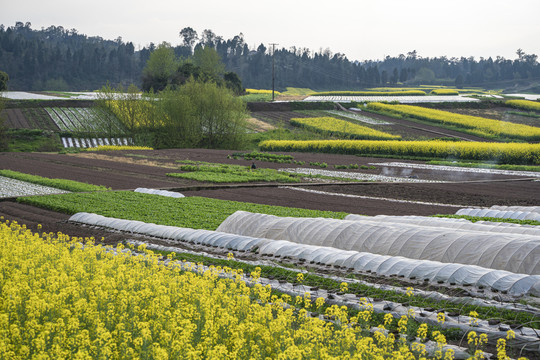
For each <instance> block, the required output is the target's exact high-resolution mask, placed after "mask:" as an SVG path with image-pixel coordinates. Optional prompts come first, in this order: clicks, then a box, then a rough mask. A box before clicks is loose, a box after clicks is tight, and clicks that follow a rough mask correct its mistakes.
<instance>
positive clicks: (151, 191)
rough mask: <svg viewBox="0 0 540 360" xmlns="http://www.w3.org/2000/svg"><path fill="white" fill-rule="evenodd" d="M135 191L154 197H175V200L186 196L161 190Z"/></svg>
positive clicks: (143, 189)
mask: <svg viewBox="0 0 540 360" xmlns="http://www.w3.org/2000/svg"><path fill="white" fill-rule="evenodd" d="M134 191H135V192H139V193H143V194H153V195H160V196H167V197H173V198H183V197H184V195H183V194H180V193H179V192H174V191H167V190H159V189H148V188H136V189H135V190H134Z"/></svg>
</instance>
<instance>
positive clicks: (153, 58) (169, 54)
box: [142, 42, 180, 91]
mask: <svg viewBox="0 0 540 360" xmlns="http://www.w3.org/2000/svg"><path fill="white" fill-rule="evenodd" d="M179 65H180V64H179V61H178V59H177V58H176V55H175V54H174V49H173V48H172V47H171V45H170V44H169V43H167V42H162V43H161V44H160V45H158V47H157V48H156V49H155V50H154V51H153V52H152V53H151V54H150V58H149V59H148V61H147V62H146V66H145V67H144V69H143V77H142V89H143V90H144V91H149V90H150V89H154V91H161V90H163V89H165V88H166V87H167V86H168V85H170V84H171V83H172V80H173V77H174V75H175V73H176V71H177V70H178V66H179Z"/></svg>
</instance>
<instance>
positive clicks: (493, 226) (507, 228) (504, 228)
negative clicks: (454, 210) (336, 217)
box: [345, 214, 540, 236]
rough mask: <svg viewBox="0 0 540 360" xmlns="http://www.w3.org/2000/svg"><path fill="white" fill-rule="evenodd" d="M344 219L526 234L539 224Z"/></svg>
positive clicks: (404, 218)
mask: <svg viewBox="0 0 540 360" xmlns="http://www.w3.org/2000/svg"><path fill="white" fill-rule="evenodd" d="M345 220H355V221H366V220H367V221H376V222H381V223H403V224H414V225H419V226H428V227H429V226H430V227H437V228H448V229H458V230H466V231H484V232H485V231H487V232H496V233H509V234H528V235H536V236H540V226H534V225H520V224H512V223H505V222H490V221H477V222H474V223H473V222H472V221H469V220H466V219H453V218H437V217H427V216H415V215H410V216H390V215H377V216H374V217H367V216H362V215H355V214H349V215H347V216H346V217H345Z"/></svg>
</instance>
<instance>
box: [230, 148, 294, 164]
mask: <svg viewBox="0 0 540 360" xmlns="http://www.w3.org/2000/svg"><path fill="white" fill-rule="evenodd" d="M239 157H241V158H243V159H244V160H249V161H251V160H257V161H266V162H273V163H279V164H283V163H287V164H292V163H293V162H294V157H293V156H292V155H280V154H270V153H266V152H257V151H252V152H250V153H233V154H232V155H228V156H227V158H228V159H231V158H232V159H238V158H239Z"/></svg>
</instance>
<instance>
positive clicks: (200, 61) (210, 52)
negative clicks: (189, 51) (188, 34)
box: [193, 46, 225, 83]
mask: <svg viewBox="0 0 540 360" xmlns="http://www.w3.org/2000/svg"><path fill="white" fill-rule="evenodd" d="M193 65H195V66H196V67H198V68H199V69H200V75H199V79H201V80H202V81H214V82H217V83H219V82H221V81H222V78H223V74H224V73H225V64H223V62H222V61H221V57H220V56H219V54H218V52H217V51H216V49H214V48H213V47H211V46H204V47H203V46H197V47H195V51H194V52H193Z"/></svg>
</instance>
